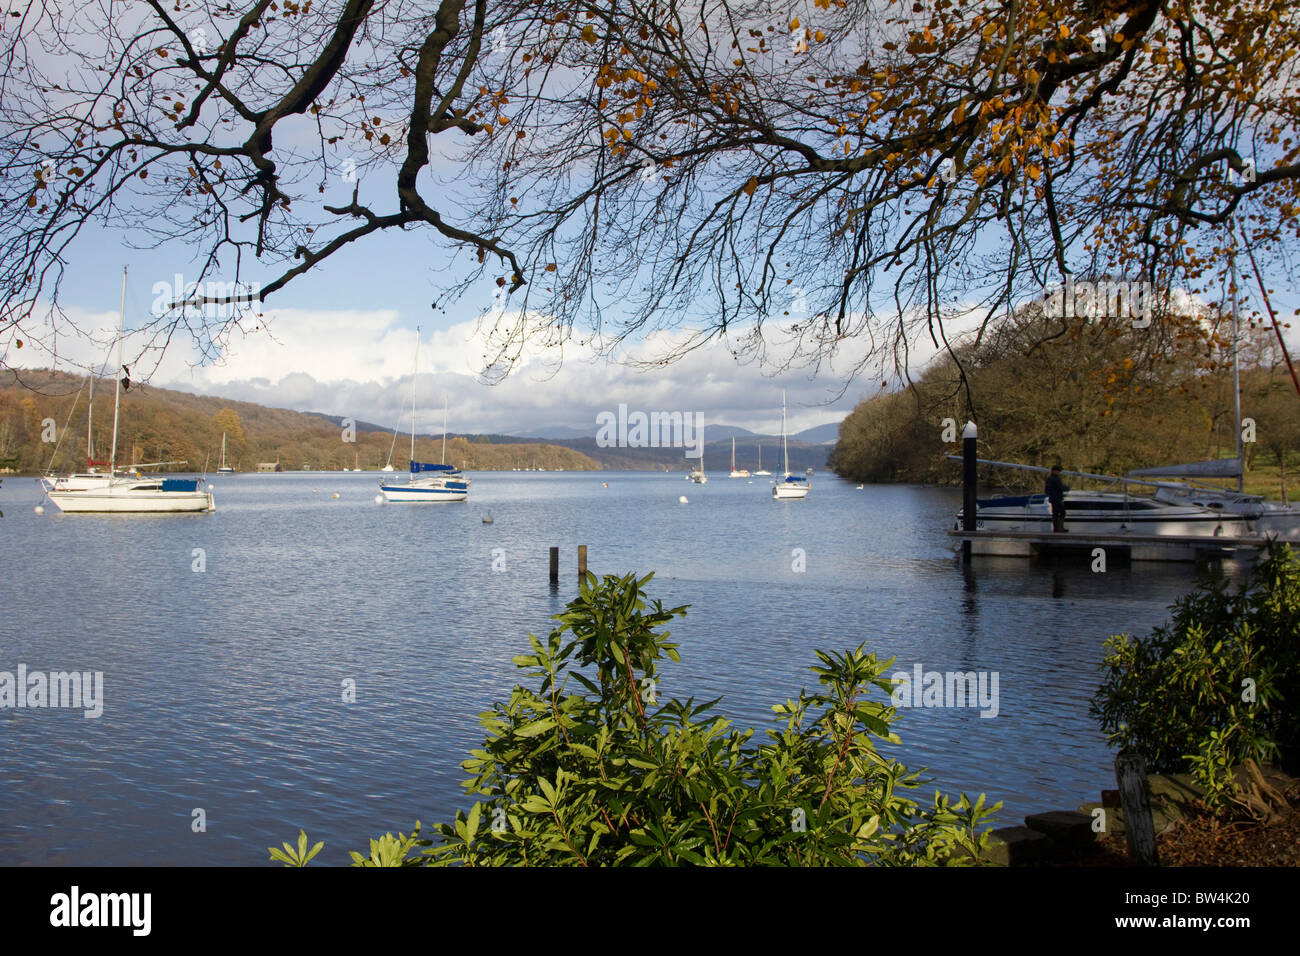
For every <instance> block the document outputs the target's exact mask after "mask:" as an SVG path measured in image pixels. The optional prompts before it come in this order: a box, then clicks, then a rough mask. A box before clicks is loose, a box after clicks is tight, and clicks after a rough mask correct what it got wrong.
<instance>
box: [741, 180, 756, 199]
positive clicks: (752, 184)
mask: <svg viewBox="0 0 1300 956" xmlns="http://www.w3.org/2000/svg"><path fill="white" fill-rule="evenodd" d="M757 188H758V178H757V177H756V176H750V177H749V182H747V183H745V185H744V186H743V187H741V189H742V191H743V192H744V193H745V195H746V196H752V195H754V190H756V189H757Z"/></svg>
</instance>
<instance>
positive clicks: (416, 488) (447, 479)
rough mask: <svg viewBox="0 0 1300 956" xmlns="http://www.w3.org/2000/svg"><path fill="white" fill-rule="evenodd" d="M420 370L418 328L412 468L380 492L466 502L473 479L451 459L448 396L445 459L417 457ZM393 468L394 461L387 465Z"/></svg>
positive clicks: (396, 498) (398, 498) (402, 498)
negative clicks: (403, 476)
mask: <svg viewBox="0 0 1300 956" xmlns="http://www.w3.org/2000/svg"><path fill="white" fill-rule="evenodd" d="M419 371H420V330H419V329H418V328H417V329H416V330H415V371H414V372H412V374H411V471H410V474H409V475H408V477H407V480H406V481H405V482H394V481H391V480H388V479H384V480H381V481H380V483H379V491H380V493H381V494H382V495H383V496H384V498H385V500H387V501H393V502H442V501H465V500H466V499H467V498H468V497H469V479H468V478H466V477H465V476H464V475H462V474H461V472H460V469H459V468H456V467H454V466H452V465H448V464H446V461H447V397H446V395H444V396H443V402H442V459H441V463H439V464H437V465H434V464H431V463H429V462H423V461H416V460H415V379H416V376H417V375H418V374H419ZM386 470H389V471H391V470H392V465H391V463H390V464H389V466H388V467H387V468H386Z"/></svg>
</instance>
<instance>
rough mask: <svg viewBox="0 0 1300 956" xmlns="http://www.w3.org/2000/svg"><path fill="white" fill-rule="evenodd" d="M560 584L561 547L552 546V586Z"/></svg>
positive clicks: (555, 586)
mask: <svg viewBox="0 0 1300 956" xmlns="http://www.w3.org/2000/svg"><path fill="white" fill-rule="evenodd" d="M559 586H560V549H559V548H551V587H553V588H558V587H559Z"/></svg>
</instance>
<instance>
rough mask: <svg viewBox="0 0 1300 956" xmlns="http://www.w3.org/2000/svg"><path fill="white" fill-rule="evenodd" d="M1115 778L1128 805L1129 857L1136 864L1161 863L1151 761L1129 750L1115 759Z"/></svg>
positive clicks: (1124, 804)
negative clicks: (1149, 772) (1150, 780)
mask: <svg viewBox="0 0 1300 956" xmlns="http://www.w3.org/2000/svg"><path fill="white" fill-rule="evenodd" d="M1115 779H1116V780H1117V781H1118V782H1119V801H1120V806H1122V807H1123V808H1124V837H1125V839H1126V840H1127V841H1128V860H1129V863H1131V864H1132V865H1134V866H1159V865H1160V857H1159V855H1158V854H1157V853H1156V827H1155V822H1154V821H1153V820H1152V819H1151V800H1150V797H1149V796H1148V793H1147V762H1146V760H1145V759H1144V758H1143V756H1142V755H1141V754H1140V753H1136V752H1134V751H1132V750H1125V751H1122V752H1121V753H1120V755H1119V756H1118V757H1116V758H1115Z"/></svg>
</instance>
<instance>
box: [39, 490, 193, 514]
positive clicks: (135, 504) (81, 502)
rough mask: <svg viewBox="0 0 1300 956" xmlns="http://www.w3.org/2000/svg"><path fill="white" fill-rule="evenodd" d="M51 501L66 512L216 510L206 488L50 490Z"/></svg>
mask: <svg viewBox="0 0 1300 956" xmlns="http://www.w3.org/2000/svg"><path fill="white" fill-rule="evenodd" d="M48 497H49V499H50V501H51V502H52V503H53V504H54V506H55V507H56V508H58V509H59V510H60V511H62V512H63V513H64V514H166V513H189V514H195V513H202V512H208V511H216V510H217V509H216V503H215V501H214V500H213V497H212V494H211V493H210V492H206V491H163V492H131V491H107V490H105V491H51V492H49V494H48Z"/></svg>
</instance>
